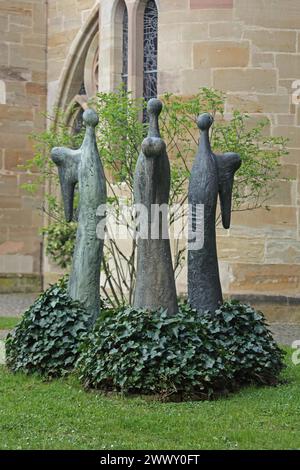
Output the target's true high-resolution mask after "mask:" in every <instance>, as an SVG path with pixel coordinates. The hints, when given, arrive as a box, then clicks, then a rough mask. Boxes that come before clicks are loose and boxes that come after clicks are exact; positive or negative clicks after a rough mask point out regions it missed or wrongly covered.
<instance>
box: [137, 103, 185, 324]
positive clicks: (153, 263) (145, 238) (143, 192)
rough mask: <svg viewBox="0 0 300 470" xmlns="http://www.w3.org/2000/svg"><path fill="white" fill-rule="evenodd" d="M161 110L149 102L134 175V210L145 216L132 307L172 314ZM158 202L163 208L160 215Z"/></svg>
mask: <svg viewBox="0 0 300 470" xmlns="http://www.w3.org/2000/svg"><path fill="white" fill-rule="evenodd" d="M161 110H162V103H161V102H160V101H159V100H157V99H152V100H150V101H149V103H148V108H147V111H148V115H149V121H150V122H149V124H150V127H149V133H148V137H147V138H146V139H145V140H144V141H143V143H142V151H141V153H140V155H139V158H138V161H137V165H136V170H135V175H134V199H135V204H136V208H137V213H139V208H141V207H142V208H143V209H144V210H145V211H146V213H144V216H145V217H144V216H142V217H139V225H140V232H139V238H138V241H137V273H136V287H135V294H134V307H135V308H149V309H151V310H155V309H158V308H160V307H162V308H164V309H166V310H167V311H168V314H169V315H172V314H174V313H176V312H177V309H178V307H177V296H176V287H175V280H174V272H173V266H172V257H171V249H170V241H169V232H168V217H167V209H168V202H169V192H170V164H169V159H168V155H167V151H166V145H165V143H164V141H163V140H162V139H161V137H160V131H159V126H158V116H159V114H160V112H161ZM154 205H156V206H154ZM158 205H159V206H160V207H161V208H162V210H163V211H165V212H163V215H162V217H161V218H160V217H159V214H158ZM142 211H143V210H142ZM154 234H156V235H154ZM157 234H158V236H157ZM153 235H154V236H153Z"/></svg>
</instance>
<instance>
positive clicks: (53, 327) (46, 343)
mask: <svg viewBox="0 0 300 470" xmlns="http://www.w3.org/2000/svg"><path fill="white" fill-rule="evenodd" d="M88 320H89V317H88V315H87V314H86V311H85V309H84V308H83V307H82V306H81V305H80V304H79V303H78V302H74V301H73V300H72V299H71V298H70V297H69V296H68V294H67V292H66V290H65V281H62V282H59V283H57V284H55V285H53V286H51V287H50V288H49V289H48V290H46V291H45V292H44V293H43V294H42V295H40V297H38V298H37V300H36V301H35V302H34V304H33V305H32V306H31V307H30V308H29V309H28V310H27V311H26V312H25V313H24V315H23V318H22V320H21V322H20V323H19V324H18V326H17V327H16V329H15V330H14V331H13V332H12V333H10V334H9V335H8V337H7V339H6V363H7V367H8V368H9V369H10V370H11V371H12V372H18V371H22V372H25V373H27V374H32V373H37V374H39V375H41V376H43V377H45V378H52V377H59V376H63V375H66V374H67V373H68V372H70V371H71V370H72V369H73V368H74V364H75V362H76V360H77V359H78V348H79V344H80V342H81V341H82V340H83V338H84V337H85V336H86V335H87V329H88Z"/></svg>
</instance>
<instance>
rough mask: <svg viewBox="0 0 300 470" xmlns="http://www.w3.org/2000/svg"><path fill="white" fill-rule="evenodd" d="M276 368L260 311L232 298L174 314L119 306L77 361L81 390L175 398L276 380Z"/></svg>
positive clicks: (279, 359)
mask: <svg viewBox="0 0 300 470" xmlns="http://www.w3.org/2000/svg"><path fill="white" fill-rule="evenodd" d="M283 367H284V365H283V352H282V351H281V350H280V349H279V348H278V346H277V345H276V343H275V341H274V340H273V338H272V335H271V333H270V331H269V330H268V328H267V325H266V322H265V319H264V317H263V315H262V313H260V312H257V311H255V310H254V309H253V308H251V307H250V306H248V305H243V304H241V303H239V302H227V303H225V304H224V305H223V306H222V307H220V308H219V309H218V310H217V311H216V312H215V313H214V314H211V313H209V312H207V313H205V314H203V315H198V314H197V312H196V311H194V310H192V309H191V308H190V307H189V306H188V305H187V304H185V305H182V306H181V307H180V310H179V312H178V314H177V315H175V316H173V317H168V316H167V315H166V312H164V311H162V310H159V311H155V312H150V311H147V310H135V309H132V308H124V309H122V310H120V311H119V312H118V313H117V314H116V315H115V316H113V317H110V318H107V319H106V320H105V321H104V322H102V323H98V325H97V327H95V328H94V331H93V333H92V334H91V335H90V336H89V338H88V339H87V340H86V341H85V342H84V344H83V347H82V353H81V356H80V359H79V361H78V370H79V376H80V380H81V382H82V383H83V385H84V386H85V388H93V389H99V390H103V391H117V392H123V393H127V394H128V393H134V394H136V393H139V394H156V395H157V394H158V395H160V397H161V398H162V399H182V400H184V399H190V398H193V399H205V398H210V397H214V396H218V395H220V394H223V393H228V392H230V391H234V390H237V389H239V388H240V387H242V386H244V385H247V384H256V385H275V384H276V383H278V380H279V379H278V377H279V374H280V371H281V370H282V369H283Z"/></svg>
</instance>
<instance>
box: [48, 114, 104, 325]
mask: <svg viewBox="0 0 300 470" xmlns="http://www.w3.org/2000/svg"><path fill="white" fill-rule="evenodd" d="M83 120H84V122H85V125H86V132H85V137H84V140H83V143H82V145H81V147H80V148H79V149H78V150H71V149H67V148H64V147H56V148H53V149H52V152H51V157H52V160H53V161H54V162H55V164H56V165H57V167H58V172H59V178H60V185H61V191H62V196H63V202H64V210H65V218H66V220H67V222H70V221H71V220H72V219H73V202H74V190H75V186H76V184H78V190H79V216H78V228H77V234H76V243H75V250H74V254H73V262H72V269H71V274H70V278H69V284H68V293H69V295H70V297H71V298H72V299H74V300H79V301H80V302H81V303H82V304H83V305H84V306H85V308H86V310H87V312H88V314H89V316H90V324H91V325H93V323H94V322H95V320H96V318H97V316H98V315H99V311H100V267H101V262H102V256H103V245H104V233H103V232H104V231H103V232H102V236H101V237H100V238H99V237H98V236H97V234H96V229H97V225H98V224H99V223H100V222H103V218H104V217H105V204H106V181H105V176H104V171H103V167H102V163H101V160H100V157H99V153H98V149H97V144H96V136H95V127H96V125H97V124H98V116H97V114H96V112H95V111H94V110H92V109H87V110H86V111H85V112H84V113H83ZM99 206H100V207H102V209H101V210H99V209H98V208H99ZM97 209H98V212H97Z"/></svg>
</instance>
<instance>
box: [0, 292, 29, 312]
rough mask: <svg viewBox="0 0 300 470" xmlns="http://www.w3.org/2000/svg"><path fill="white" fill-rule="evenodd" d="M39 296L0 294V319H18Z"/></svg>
mask: <svg viewBox="0 0 300 470" xmlns="http://www.w3.org/2000/svg"><path fill="white" fill-rule="evenodd" d="M37 296H38V294H0V317H18V316H21V315H22V314H23V313H24V312H25V310H27V308H28V307H30V305H31V304H32V303H33V302H34V300H35V299H36V298H37Z"/></svg>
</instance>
